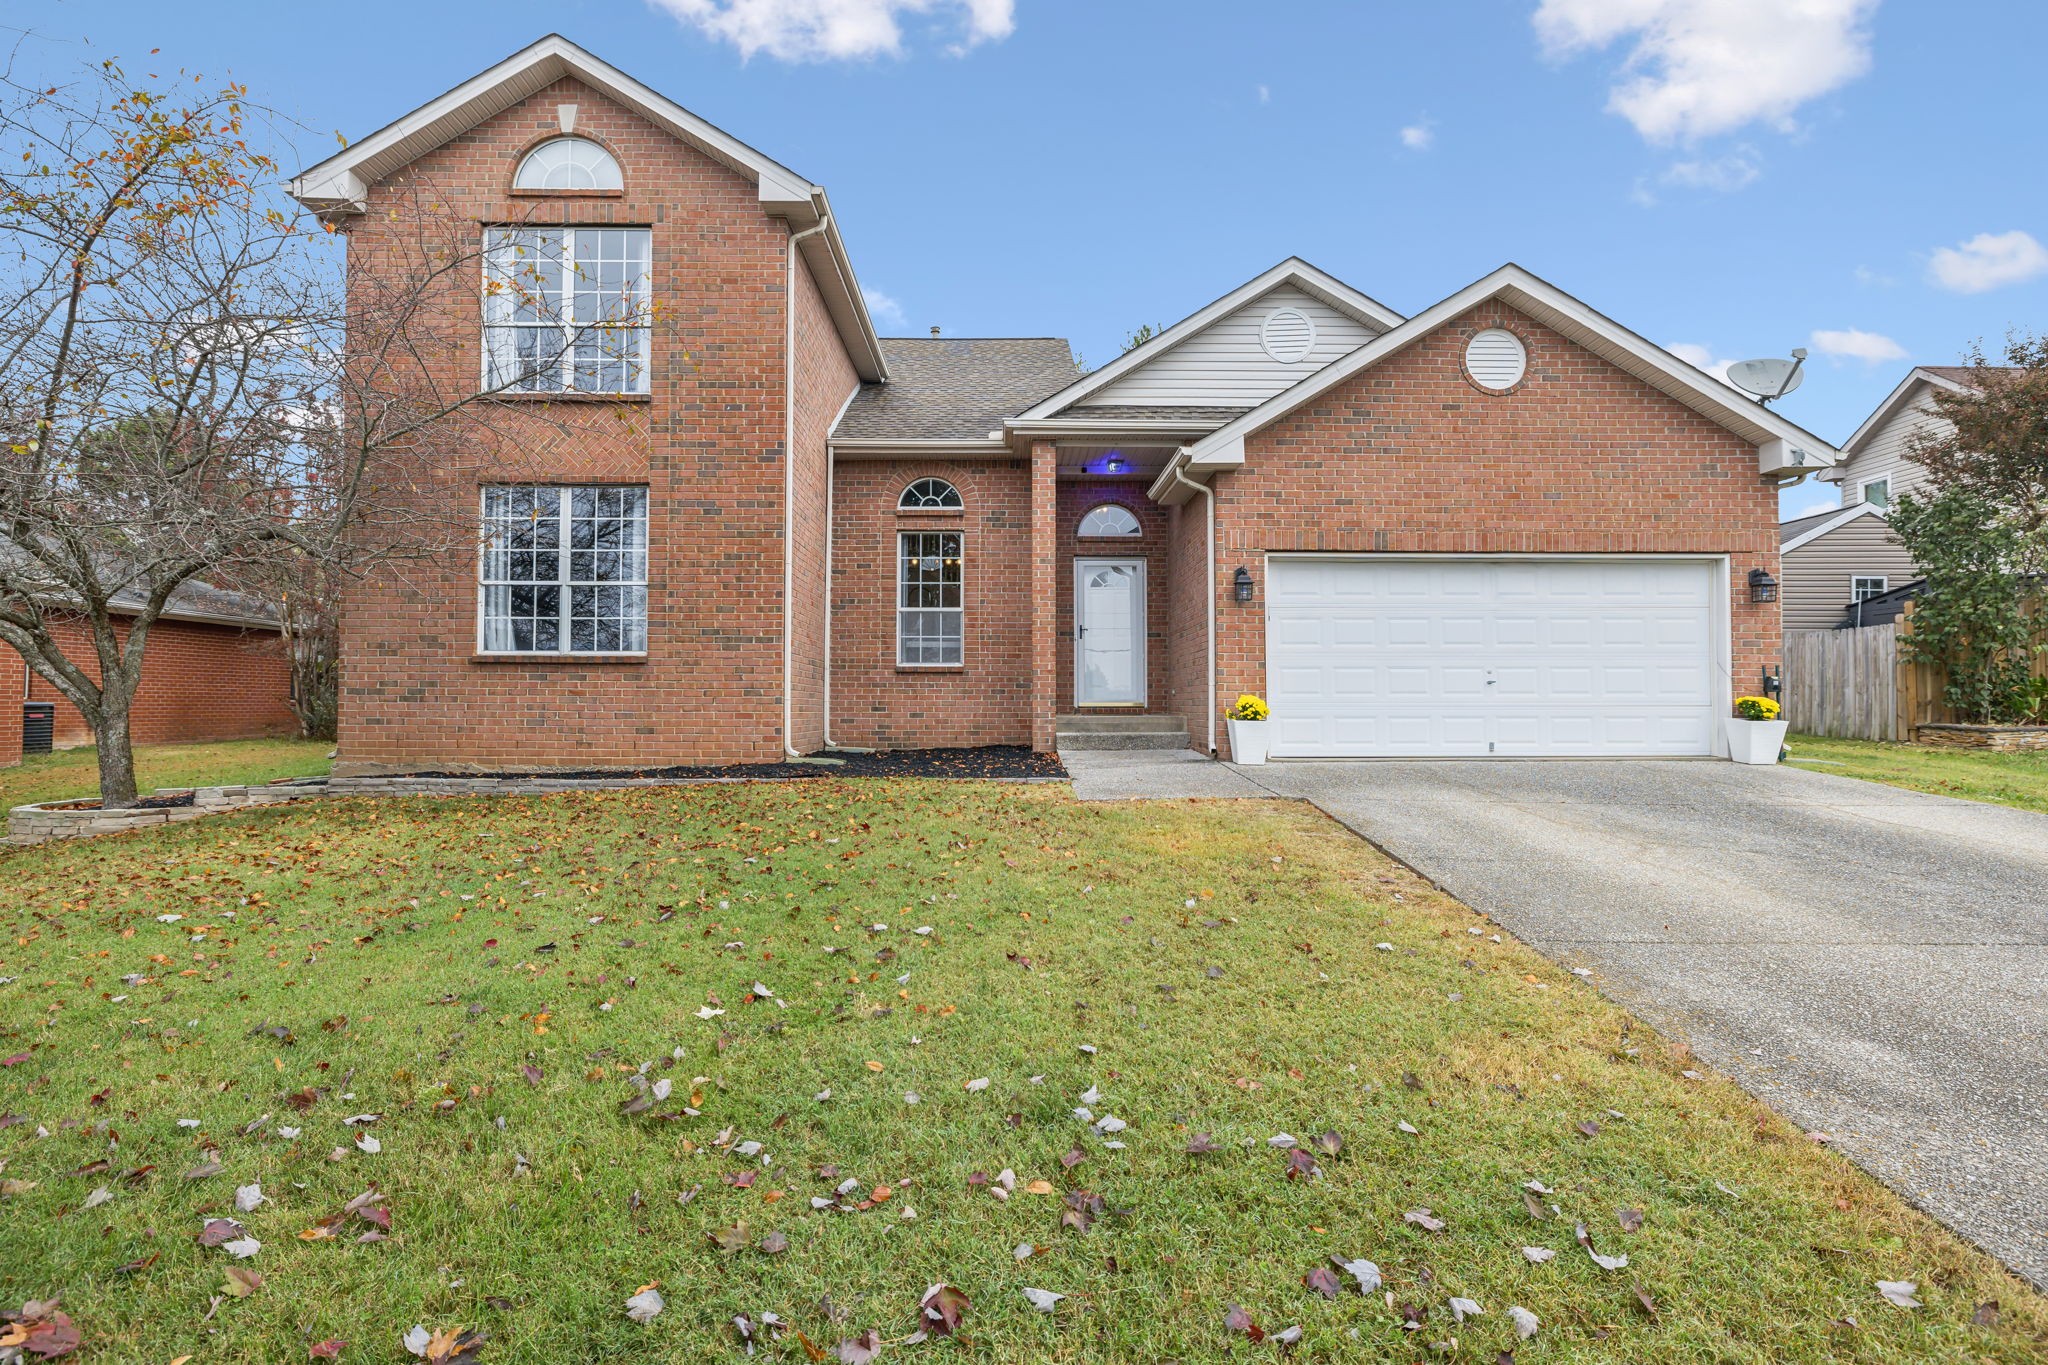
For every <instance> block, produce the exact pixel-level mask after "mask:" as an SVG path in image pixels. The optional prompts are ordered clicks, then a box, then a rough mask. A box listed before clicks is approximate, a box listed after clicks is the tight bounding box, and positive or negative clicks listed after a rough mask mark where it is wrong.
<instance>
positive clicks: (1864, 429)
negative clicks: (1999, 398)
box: [1842, 365, 2012, 456]
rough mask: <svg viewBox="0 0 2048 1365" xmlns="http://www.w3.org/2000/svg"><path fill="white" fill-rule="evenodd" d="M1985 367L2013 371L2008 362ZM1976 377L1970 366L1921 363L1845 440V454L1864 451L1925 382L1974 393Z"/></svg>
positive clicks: (1943, 387)
mask: <svg viewBox="0 0 2048 1365" xmlns="http://www.w3.org/2000/svg"><path fill="white" fill-rule="evenodd" d="M1985 368H1986V369H1988V370H1990V371H1991V372H1992V373H1994V374H2005V373H2009V372H2010V371H2011V369H2012V367H2011V366H2008V365H1989V366H1986V367H1985ZM1976 379H1977V371H1976V369H1975V368H1974V367H1972V366H1969V365H1920V366H1917V367H1915V368H1914V369H1913V370H1911V371H1909V372H1908V373H1907V375H1906V377H1905V378H1904V379H1901V380H1900V381H1899V386H1898V387H1897V388H1895V389H1893V390H1892V391H1891V392H1890V393H1888V394H1886V395H1885V398H1884V401H1883V402H1882V403H1879V404H1878V405H1877V407H1876V409H1875V410H1874V411H1873V412H1872V413H1871V414H1870V416H1868V417H1866V418H1864V419H1863V424H1862V425H1861V426H1859V427H1857V428H1856V430H1855V431H1853V432H1851V433H1850V435H1849V439H1848V440H1846V441H1844V442H1842V454H1843V455H1845V456H1847V455H1854V454H1855V453H1856V452H1857V451H1859V450H1861V449H1862V448H1863V443H1864V442H1865V441H1868V440H1869V439H1870V438H1871V437H1872V436H1875V435H1876V434H1877V433H1878V432H1879V431H1880V430H1882V429H1883V428H1884V426H1885V425H1886V424H1888V423H1889V422H1890V421H1891V420H1892V418H1894V417H1896V416H1898V415H1899V412H1900V410H1901V409H1903V408H1905V407H1906V406H1907V405H1908V404H1909V403H1911V402H1912V401H1913V399H1914V398H1916V397H1917V396H1918V395H1919V390H1920V387H1921V386H1922V385H1923V384H1924V385H1927V386H1929V387H1933V388H1942V389H1947V390H1948V391H1949V392H1950V393H1974V392H1976V389H1977V383H1976Z"/></svg>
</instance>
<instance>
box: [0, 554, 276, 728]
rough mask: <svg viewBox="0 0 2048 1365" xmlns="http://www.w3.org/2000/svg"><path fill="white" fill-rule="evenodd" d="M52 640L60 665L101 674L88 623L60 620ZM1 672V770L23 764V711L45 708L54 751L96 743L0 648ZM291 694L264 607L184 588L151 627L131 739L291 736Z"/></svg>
mask: <svg viewBox="0 0 2048 1365" xmlns="http://www.w3.org/2000/svg"><path fill="white" fill-rule="evenodd" d="M111 605H112V607H113V609H114V613H115V616H116V618H117V619H119V618H120V609H121V606H122V598H121V597H120V596H119V595H116V597H115V598H114V600H113V602H112V604H111ZM131 605H132V604H131ZM56 634H57V636H58V638H59V639H60V640H61V641H62V642H63V644H64V654H65V657H66V658H69V659H71V660H73V661H74V662H76V663H79V664H82V665H83V666H84V667H85V668H86V669H87V671H88V672H91V673H94V674H97V672H98V669H97V666H96V665H95V664H94V663H93V659H94V652H93V644H92V629H91V626H90V624H89V623H88V622H86V621H84V620H82V619H81V620H78V621H75V622H69V623H66V622H63V621H60V622H59V623H58V625H57V628H56ZM123 638H125V635H124V637H123ZM0 669H4V670H5V673H6V677H7V681H6V682H5V683H4V684H0V688H4V695H5V696H6V697H7V698H8V700H7V701H6V702H5V703H0V705H4V706H5V707H6V711H5V716H6V723H5V724H0V767H7V766H11V765H12V764H15V763H18V762H20V761H21V757H22V744H23V737H24V728H25V727H24V722H23V719H22V717H23V715H24V712H25V710H26V709H27V708H26V707H25V706H24V703H43V704H47V705H48V706H49V707H50V708H51V710H52V716H51V726H50V739H51V745H52V747H53V748H58V749H69V748H75V747H77V746H79V745H83V744H90V743H92V731H91V729H90V728H88V727H87V725H86V723H85V717H83V716H81V715H79V714H78V709H77V708H76V707H74V706H72V704H71V703H70V702H68V701H66V700H64V698H63V696H62V694H60V693H59V692H58V691H57V689H56V688H54V687H52V686H50V684H49V683H48V682H46V681H45V680H44V679H42V678H40V677H37V676H36V675H35V674H34V673H32V672H30V671H29V667H28V663H27V661H26V660H24V659H23V658H22V657H21V656H20V655H19V654H17V653H15V652H14V650H13V649H11V648H9V647H8V646H6V645H4V644H0ZM291 686H292V682H291V665H290V661H289V660H288V659H287V658H286V657H285V652H284V649H283V647H282V643H281V641H280V640H279V637H278V627H277V614H276V612H275V611H274V610H272V609H271V607H270V606H269V605H268V604H267V603H265V602H263V601H261V600H260V599H257V598H254V597H251V596H249V595H248V594H246V593H238V592H228V591H226V590H224V589H220V588H216V587H212V586H210V585H208V584H205V583H187V584H185V585H184V586H182V587H181V588H179V589H178V591H177V592H176V593H175V594H173V596H172V598H171V602H170V605H169V607H168V608H167V609H166V610H165V612H164V614H163V615H162V616H161V617H159V618H158V619H157V623H156V624H155V625H154V626H152V627H151V628H150V632H149V650H148V654H147V657H146V658H145V660H144V663H143V671H142V685H141V686H140V687H139V688H138V689H137V690H136V693H135V701H134V707H133V710H132V712H131V713H130V721H131V725H132V727H133V728H132V732H131V733H132V736H133V739H134V742H135V743H137V744H180V743H195V742H199V741H203V740H219V739H256V738H261V737H264V736H269V735H292V734H297V733H298V729H299V722H298V718H297V717H296V716H295V715H293V713H292V709H291Z"/></svg>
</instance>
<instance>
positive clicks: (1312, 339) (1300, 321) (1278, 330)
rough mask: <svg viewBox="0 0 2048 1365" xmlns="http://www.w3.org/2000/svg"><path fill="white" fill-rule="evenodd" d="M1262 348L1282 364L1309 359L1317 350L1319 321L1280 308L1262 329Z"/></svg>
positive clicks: (1260, 338) (1260, 335)
mask: <svg viewBox="0 0 2048 1365" xmlns="http://www.w3.org/2000/svg"><path fill="white" fill-rule="evenodd" d="M1259 345H1260V346H1262V347H1264V348H1265V351H1266V354H1267V355H1269V356H1271V357H1273V359H1275V360H1277V361H1279V362H1280V363H1281V364H1282V365H1293V364H1295V363H1297V362H1299V361H1303V360H1306V359H1308V353H1309V352H1310V351H1313V350H1314V349H1315V348H1316V324H1315V320H1314V319H1313V318H1311V317H1309V315H1308V314H1306V313H1304V312H1302V311H1301V310H1300V309H1298V308H1276V309H1274V310H1273V311H1272V312H1270V313H1268V314H1267V315H1266V321H1265V325H1264V326H1262V327H1260V328H1259Z"/></svg>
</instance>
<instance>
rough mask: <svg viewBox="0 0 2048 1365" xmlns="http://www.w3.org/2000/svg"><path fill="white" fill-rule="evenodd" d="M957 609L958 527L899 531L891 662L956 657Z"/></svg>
mask: <svg viewBox="0 0 2048 1365" xmlns="http://www.w3.org/2000/svg"><path fill="white" fill-rule="evenodd" d="M962 615H963V613H962V610H961V605H960V533H959V532H958V531H905V532H903V533H902V534H901V535H899V536H898V537H897V554H896V662H897V663H898V664H901V665H904V666H906V667H920V666H929V665H933V664H957V663H959V662H960V661H961V653H962V651H961V640H962V630H961V625H962Z"/></svg>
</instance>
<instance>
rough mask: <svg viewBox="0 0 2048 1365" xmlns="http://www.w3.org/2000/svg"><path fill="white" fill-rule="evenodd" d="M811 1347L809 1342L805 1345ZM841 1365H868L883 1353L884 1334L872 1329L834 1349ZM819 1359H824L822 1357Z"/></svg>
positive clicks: (841, 1343)
mask: <svg viewBox="0 0 2048 1365" xmlns="http://www.w3.org/2000/svg"><path fill="white" fill-rule="evenodd" d="M804 1344H805V1345H806V1346H809V1345H810V1343H809V1342H805V1343H804ZM832 1353H833V1354H834V1355H836V1356H838V1357H839V1361H840V1365H868V1362H869V1361H870V1360H873V1359H874V1358H875V1357H876V1356H878V1355H880V1354H881V1353H882V1334H881V1333H880V1332H877V1331H876V1330H875V1329H874V1328H872V1327H870V1328H869V1329H868V1330H867V1331H865V1332H862V1333H861V1334H860V1335H859V1336H857V1337H851V1338H848V1339H847V1340H845V1341H842V1342H840V1343H839V1345H837V1346H836V1347H834V1348H833V1352H832ZM818 1358H819V1359H823V1358H824V1357H823V1356H822V1355H820V1356H819V1357H818Z"/></svg>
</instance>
